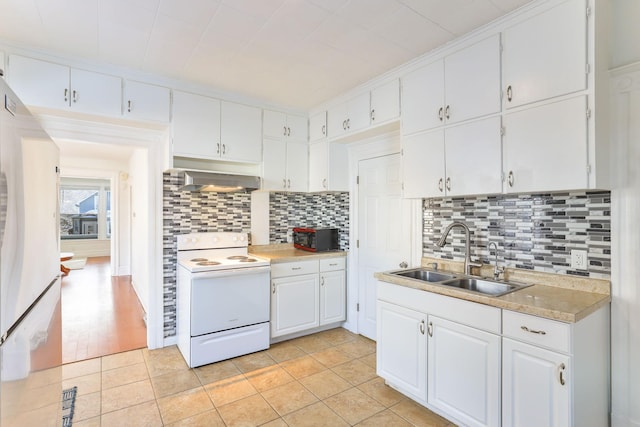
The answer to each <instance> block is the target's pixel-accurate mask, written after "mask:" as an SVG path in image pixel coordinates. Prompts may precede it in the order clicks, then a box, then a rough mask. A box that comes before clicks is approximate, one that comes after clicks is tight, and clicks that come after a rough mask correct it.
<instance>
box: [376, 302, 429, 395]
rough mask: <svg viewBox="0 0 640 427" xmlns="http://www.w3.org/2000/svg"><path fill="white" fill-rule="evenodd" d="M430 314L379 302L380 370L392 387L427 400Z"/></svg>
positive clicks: (377, 356) (378, 363)
mask: <svg viewBox="0 0 640 427" xmlns="http://www.w3.org/2000/svg"><path fill="white" fill-rule="evenodd" d="M426 321H427V315H426V314H424V313H420V312H418V311H414V310H410V309H408V308H405V307H400V306H397V305H395V304H389V303H388V302H384V301H378V333H377V338H378V343H377V346H376V348H377V353H376V371H377V374H378V375H379V376H381V377H382V378H384V379H385V381H387V382H389V383H390V384H392V385H394V386H396V387H400V388H401V389H402V390H403V391H405V392H408V393H411V394H412V395H413V396H414V397H415V398H416V399H418V400H420V401H422V402H426V400H427V336H426V335H425V332H426Z"/></svg>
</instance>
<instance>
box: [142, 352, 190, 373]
mask: <svg viewBox="0 0 640 427" xmlns="http://www.w3.org/2000/svg"><path fill="white" fill-rule="evenodd" d="M142 355H143V356H144V359H145V361H146V363H147V369H148V370H149V376H150V377H158V376H160V375H165V374H169V373H172V372H177V371H184V370H188V369H189V366H188V365H187V363H186V362H185V361H184V358H183V357H182V354H181V353H180V350H178V347H177V346H175V345H172V346H170V347H165V348H159V349H156V350H148V349H143V350H142Z"/></svg>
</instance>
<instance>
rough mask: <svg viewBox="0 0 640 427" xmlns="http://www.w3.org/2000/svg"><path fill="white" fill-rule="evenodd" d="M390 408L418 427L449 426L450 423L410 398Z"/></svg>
mask: <svg viewBox="0 0 640 427" xmlns="http://www.w3.org/2000/svg"><path fill="white" fill-rule="evenodd" d="M390 409H391V410H392V411H393V412H394V413H396V414H397V415H399V416H401V417H402V418H404V419H405V420H407V421H409V422H410V423H411V424H413V425H414V426H416V427H448V426H449V424H450V422H449V421H447V420H446V419H444V418H442V417H441V416H439V415H437V414H435V413H433V412H431V411H430V410H428V409H427V408H425V407H424V406H421V405H418V404H417V403H416V402H414V401H412V400H409V399H405V400H403V401H402V402H400V403H398V404H396V405H394V406H392V407H391V408H390Z"/></svg>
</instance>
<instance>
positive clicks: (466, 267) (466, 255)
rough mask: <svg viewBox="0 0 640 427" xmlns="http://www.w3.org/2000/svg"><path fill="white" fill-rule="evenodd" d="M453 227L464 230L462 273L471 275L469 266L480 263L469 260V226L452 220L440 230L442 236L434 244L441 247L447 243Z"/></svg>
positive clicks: (476, 265) (475, 265) (477, 265)
mask: <svg viewBox="0 0 640 427" xmlns="http://www.w3.org/2000/svg"><path fill="white" fill-rule="evenodd" d="M453 227H462V229H463V230H464V238H465V244H464V274H466V275H468V276H470V275H471V267H480V266H481V265H482V264H479V263H477V262H471V238H470V236H469V227H468V226H467V224H465V223H464V222H459V221H456V222H452V223H451V224H449V225H448V226H447V228H445V229H444V231H443V232H442V236H441V237H440V240H438V241H437V242H436V245H438V246H439V247H443V246H444V245H445V244H446V243H447V236H448V235H449V232H450V231H451V229H452V228H453Z"/></svg>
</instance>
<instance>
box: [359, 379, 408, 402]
mask: <svg viewBox="0 0 640 427" xmlns="http://www.w3.org/2000/svg"><path fill="white" fill-rule="evenodd" d="M358 389H359V390H360V391H363V392H364V393H366V394H367V395H369V396H371V397H373V398H374V399H375V400H377V401H378V402H380V403H381V404H383V405H384V406H385V407H387V408H388V407H390V406H393V405H395V404H396V403H398V402H400V401H401V400H404V399H405V397H404V395H402V394H400V393H399V392H397V391H396V390H394V389H392V388H391V387H389V386H388V385H386V384H385V383H384V380H383V379H382V378H380V377H376V378H374V379H372V380H371V381H367V382H366V383H363V384H360V385H359V386H358Z"/></svg>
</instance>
